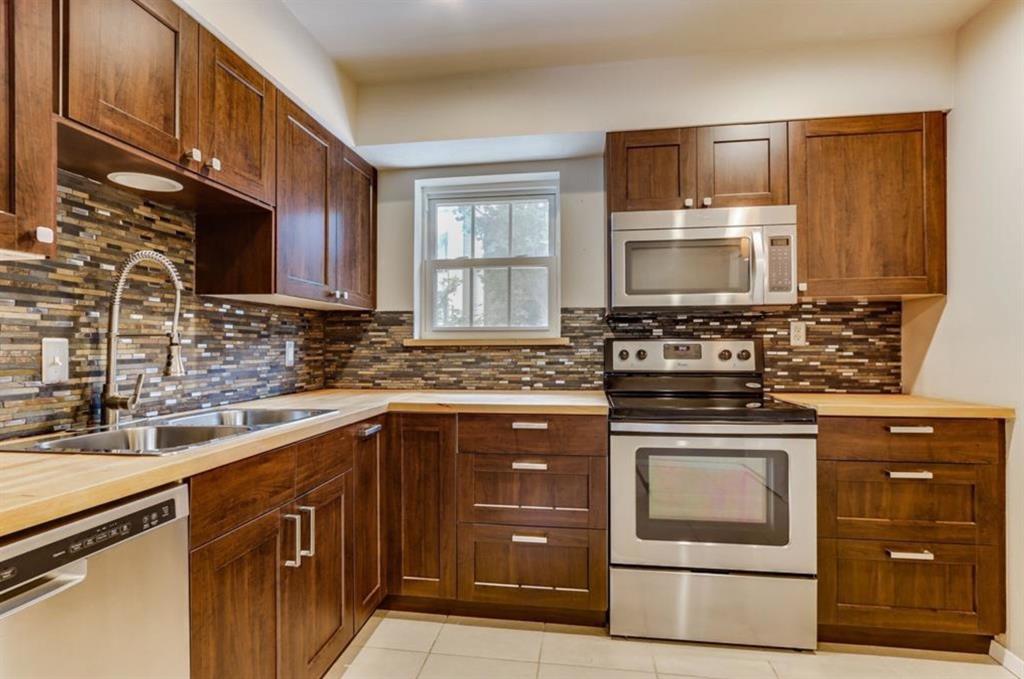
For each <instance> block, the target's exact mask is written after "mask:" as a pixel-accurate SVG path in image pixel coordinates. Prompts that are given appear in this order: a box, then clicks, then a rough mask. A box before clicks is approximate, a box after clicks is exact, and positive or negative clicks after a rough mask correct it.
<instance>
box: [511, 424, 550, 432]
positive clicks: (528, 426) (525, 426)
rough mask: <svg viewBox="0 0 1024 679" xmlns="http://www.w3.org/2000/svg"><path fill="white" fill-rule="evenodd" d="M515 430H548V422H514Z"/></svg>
mask: <svg viewBox="0 0 1024 679" xmlns="http://www.w3.org/2000/svg"><path fill="white" fill-rule="evenodd" d="M512 428H513V429H538V430H543V429H547V428H548V423H547V422H513V423H512Z"/></svg>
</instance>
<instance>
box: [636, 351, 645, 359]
mask: <svg viewBox="0 0 1024 679" xmlns="http://www.w3.org/2000/svg"><path fill="white" fill-rule="evenodd" d="M636 357H637V359H639V360H641V361H642V360H644V359H645V358H647V351H646V350H644V349H641V350H640V351H638V352H636Z"/></svg>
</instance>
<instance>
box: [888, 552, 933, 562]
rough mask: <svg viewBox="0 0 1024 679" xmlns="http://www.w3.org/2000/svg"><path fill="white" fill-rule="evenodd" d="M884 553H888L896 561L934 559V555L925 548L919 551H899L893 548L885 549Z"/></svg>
mask: <svg viewBox="0 0 1024 679" xmlns="http://www.w3.org/2000/svg"><path fill="white" fill-rule="evenodd" d="M885 553H886V554H888V555H889V558H890V559H894V560H896V561H935V555H934V554H932V553H931V552H929V551H928V550H927V549H922V550H921V551H920V552H900V551H898V550H895V549H887V550H885Z"/></svg>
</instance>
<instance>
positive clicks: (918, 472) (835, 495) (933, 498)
mask: <svg viewBox="0 0 1024 679" xmlns="http://www.w3.org/2000/svg"><path fill="white" fill-rule="evenodd" d="M1002 497H1003V488H1002V479H1001V475H1000V466H999V465H991V464H937V463H931V462H930V463H914V462H834V461H821V462H819V463H818V515H819V517H820V518H821V521H820V526H819V532H820V534H821V535H822V536H824V537H838V538H855V539H888V540H911V541H918V540H921V541H930V542H954V543H965V544H987V545H998V544H1000V543H1001V541H1002V533H1003V531H1002V509H1001V508H1002Z"/></svg>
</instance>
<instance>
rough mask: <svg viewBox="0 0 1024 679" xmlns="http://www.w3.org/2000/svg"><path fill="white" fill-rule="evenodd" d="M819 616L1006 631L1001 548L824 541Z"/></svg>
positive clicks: (839, 621) (871, 623) (835, 621)
mask: <svg viewBox="0 0 1024 679" xmlns="http://www.w3.org/2000/svg"><path fill="white" fill-rule="evenodd" d="M818 622H819V623H821V624H832V625H852V626H862V627H888V628H896V629H904V630H920V631H931V632H957V633H966V634H996V633H999V632H1001V631H1003V627H1004V624H1003V623H1004V621H1003V562H1002V556H1001V552H1000V550H999V549H998V548H997V547H992V546H987V545H986V546H973V545H947V544H941V543H931V542H897V541H867V540H832V539H823V540H819V543H818Z"/></svg>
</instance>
